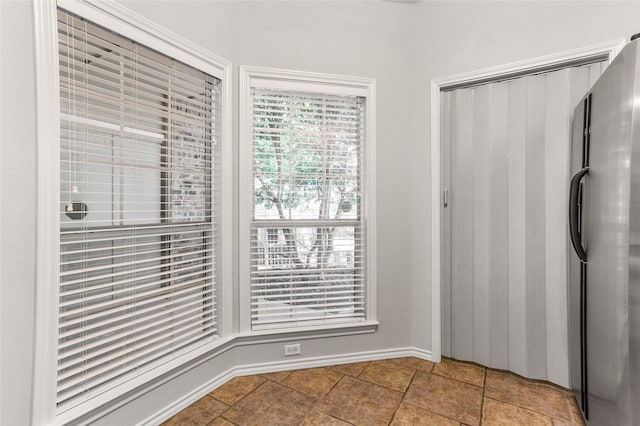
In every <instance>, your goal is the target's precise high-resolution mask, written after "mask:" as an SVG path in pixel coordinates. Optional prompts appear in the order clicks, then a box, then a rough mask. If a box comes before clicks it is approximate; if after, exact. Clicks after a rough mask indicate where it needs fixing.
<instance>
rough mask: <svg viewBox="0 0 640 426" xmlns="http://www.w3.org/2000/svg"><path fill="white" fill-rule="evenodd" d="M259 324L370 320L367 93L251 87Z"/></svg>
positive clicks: (255, 314)
mask: <svg viewBox="0 0 640 426" xmlns="http://www.w3.org/2000/svg"><path fill="white" fill-rule="evenodd" d="M252 105H253V107H252V108H253V109H252V111H253V135H254V136H253V178H254V181H253V183H254V198H253V199H254V212H253V222H252V234H251V323H252V327H253V329H261V328H273V327H291V326H296V325H305V326H308V325H321V324H330V323H343V322H351V321H361V320H364V319H365V306H364V300H365V276H364V256H365V253H364V250H363V247H364V233H363V226H362V223H361V222H360V205H361V201H362V200H361V199H362V196H361V193H362V182H363V147H364V98H361V97H356V96H336V95H328V94H316V93H301V92H294V91H277V90H265V89H257V88H254V89H253V91H252Z"/></svg>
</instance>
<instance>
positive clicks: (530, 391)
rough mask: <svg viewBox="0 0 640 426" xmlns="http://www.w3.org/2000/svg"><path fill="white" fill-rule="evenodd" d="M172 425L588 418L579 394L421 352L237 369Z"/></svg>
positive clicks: (554, 424)
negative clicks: (241, 372) (255, 371)
mask: <svg viewBox="0 0 640 426" xmlns="http://www.w3.org/2000/svg"><path fill="white" fill-rule="evenodd" d="M164 424H165V425H211V426H224V425H240V426H245V425H304V426H310V425H336V426H337V425H366V426H369V425H394V426H395V425H411V426H413V425H434V426H441V425H442V426H445V425H446V426H449V425H451V426H454V425H469V426H475V425H484V426H491V425H527V426H529V425H531V426H534V425H548V426H566V425H583V424H584V423H583V422H582V418H581V417H580V412H579V409H578V406H577V405H576V402H575V399H574V398H573V395H572V394H571V393H570V392H569V391H567V390H566V389H563V388H561V387H558V386H555V385H552V384H549V383H546V382H540V381H533V380H527V379H524V378H522V377H520V376H517V375H515V374H511V373H507V372H504V371H499V370H492V369H488V368H485V367H482V366H480V365H477V364H471V363H466V362H459V361H454V360H452V359H447V358H445V359H443V361H442V362H441V363H439V364H434V363H432V362H429V361H424V360H421V359H418V358H397V359H392V360H382V361H371V362H360V363H355V364H345V365H336V366H331V367H323V368H311V369H306V370H295V371H285V372H280V373H270V374H262V375H255V376H245V377H236V378H235V379H232V380H230V381H229V382H227V383H225V384H224V385H222V386H220V387H219V388H217V389H215V390H214V391H213V392H211V393H209V394H208V395H207V396H205V397H204V398H202V399H200V400H199V401H197V402H196V403H194V404H193V405H191V406H189V407H187V408H186V409H185V410H183V411H181V412H180V413H178V414H177V415H175V416H174V417H172V418H171V419H169V420H168V421H167V422H165V423H164Z"/></svg>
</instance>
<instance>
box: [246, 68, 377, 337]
mask: <svg viewBox="0 0 640 426" xmlns="http://www.w3.org/2000/svg"><path fill="white" fill-rule="evenodd" d="M239 85H240V99H239V107H240V116H239V127H240V129H239V137H240V145H239V154H240V160H239V172H240V176H239V221H240V225H239V227H240V229H239V239H240V241H239V243H238V245H239V256H240V258H239V259H238V265H239V268H240V270H239V273H238V276H239V283H240V284H239V298H240V303H239V312H240V322H239V328H240V330H239V332H240V334H241V335H265V334H269V335H270V334H283V333H284V334H286V333H292V332H296V333H299V332H304V331H313V330H340V329H348V328H362V327H363V326H365V330H369V329H368V328H367V327H366V326H376V325H377V324H378V322H377V320H376V318H377V316H376V260H377V257H376V208H375V207H376V198H375V196H376V172H375V166H376V152H375V151H376V150H375V146H376V133H375V123H376V110H375V106H376V102H375V79H372V78H363V77H349V76H339V75H331V74H320V73H312V72H303V71H292V70H282V69H273V68H262V67H250V66H240V80H239ZM252 87H260V88H269V89H283V90H299V91H304V92H316V93H326V94H335V95H352V96H362V97H364V98H365V111H366V112H365V115H366V118H365V126H366V127H365V135H366V137H365V142H364V143H365V158H364V167H365V172H364V203H363V206H362V207H363V208H362V222H363V226H364V229H365V233H366V236H367V237H366V246H365V257H366V261H365V263H366V272H365V273H366V284H365V290H366V298H365V315H366V320H365V321H360V322H353V323H344V324H330V325H317V326H301V327H289V328H277V329H267V330H260V331H252V330H251V288H250V285H249V283H250V269H251V268H250V228H251V226H250V224H251V216H252V211H253V164H252V161H253V160H252V158H253V155H252V153H253V134H252V132H251V126H252V122H253V117H252V109H251V88H252ZM364 332H367V331H364Z"/></svg>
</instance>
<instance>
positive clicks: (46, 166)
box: [31, 0, 233, 425]
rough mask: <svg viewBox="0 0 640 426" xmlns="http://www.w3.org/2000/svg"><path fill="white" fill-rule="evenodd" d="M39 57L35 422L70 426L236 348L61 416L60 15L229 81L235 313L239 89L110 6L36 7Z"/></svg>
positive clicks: (226, 140) (226, 320)
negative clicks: (235, 95) (235, 110)
mask: <svg viewBox="0 0 640 426" xmlns="http://www.w3.org/2000/svg"><path fill="white" fill-rule="evenodd" d="M33 4H34V24H35V25H34V26H35V42H36V45H35V57H36V100H37V123H36V125H37V148H36V149H37V206H38V209H37V219H36V220H37V231H36V238H37V248H36V250H37V264H36V318H35V321H36V332H35V359H34V365H35V366H34V383H33V403H32V413H31V416H32V418H31V423H32V424H34V425H41V424H49V425H57V424H66V423H68V422H72V421H76V420H77V419H80V418H81V417H83V416H88V415H92V413H104V412H108V411H109V409H110V408H111V409H113V407H110V406H111V405H113V401H114V400H115V399H118V398H121V397H122V396H123V395H125V394H127V395H128V394H133V393H136V392H137V393H140V392H142V391H144V390H145V389H146V388H145V387H148V386H149V383H150V381H161V380H162V379H163V378H166V377H171V376H172V374H176V371H183V370H184V369H185V368H191V367H193V365H197V363H198V362H199V361H200V362H201V359H202V358H203V357H206V356H207V355H208V354H211V353H213V352H214V351H215V349H216V348H220V347H224V346H225V345H227V344H228V343H229V340H230V339H228V338H224V337H227V336H226V334H225V330H223V331H222V333H221V334H222V337H223V338H220V339H216V340H214V341H212V342H210V343H208V344H206V345H204V346H202V347H200V348H198V349H196V350H193V351H191V352H189V354H188V355H187V356H185V357H184V358H181V359H174V360H172V361H169V362H167V363H166V364H164V365H162V366H160V367H158V368H155V369H153V370H151V371H148V372H146V373H144V374H143V375H141V376H139V377H137V378H134V379H131V380H130V381H128V382H126V383H125V384H123V385H121V386H119V387H118V388H117V390H110V391H107V392H105V393H103V394H100V395H97V396H95V397H94V398H92V399H90V400H88V401H86V402H83V403H82V404H80V405H78V406H76V407H73V408H69V409H68V410H66V411H63V412H59V413H57V410H56V380H57V356H56V350H57V333H58V311H57V304H55V303H53V301H56V300H58V281H57V279H58V277H59V265H58V259H59V234H58V232H57V231H58V229H59V222H58V215H57V214H52V213H54V212H56V211H58V208H59V195H58V194H59V179H60V171H59V163H58V161H57V159H58V158H60V155H59V152H60V93H59V82H58V79H59V77H58V75H59V69H58V34H57V8H58V7H60V8H61V9H64V10H67V11H69V12H71V13H74V14H76V15H79V16H81V17H82V18H84V19H87V20H90V21H92V22H95V23H97V24H99V25H102V26H104V27H106V28H109V29H111V30H113V31H115V32H117V33H119V34H121V35H123V36H125V37H127V38H129V39H132V40H134V41H136V42H137V43H139V44H142V45H145V46H147V47H149V48H151V49H154V50H156V51H158V52H160V53H162V54H165V55H167V56H169V57H172V58H174V59H177V60H179V61H180V62H183V63H185V64H187V65H190V66H192V67H194V68H197V69H199V70H201V71H203V72H205V73H207V74H210V75H212V76H214V77H216V78H219V79H220V80H222V100H221V102H222V111H223V119H222V141H221V142H222V147H221V155H222V162H223V164H224V167H223V170H222V183H221V185H222V191H221V197H222V200H221V204H222V206H223V207H222V211H221V222H222V226H221V228H222V231H221V245H222V250H221V251H220V252H221V253H224V255H223V256H222V259H220V261H221V266H220V269H221V273H219V274H217V275H218V276H219V279H220V281H219V285H220V286H221V293H222V300H221V303H224V304H225V305H226V306H232V300H233V299H232V295H233V290H232V265H233V263H232V261H233V259H232V257H231V253H232V249H231V248H232V240H231V239H232V225H233V223H232V219H233V217H232V203H233V197H232V179H233V173H232V170H231V167H230V165H231V163H232V158H233V157H232V146H231V143H232V111H231V104H232V102H231V100H232V96H231V95H232V90H231V88H232V84H231V63H230V62H229V61H227V60H225V59H223V58H221V57H219V56H217V55H215V54H213V53H211V52H209V51H207V50H205V49H203V48H202V47H200V46H198V45H196V44H194V43H193V42H191V41H189V40H186V39H183V38H182V37H180V36H178V35H176V34H173V33H171V32H170V31H168V30H166V29H164V28H162V27H160V26H158V25H157V24H155V23H153V22H151V21H149V20H148V19H146V18H144V17H142V16H140V15H138V14H135V13H133V12H131V11H130V10H129V9H127V8H125V7H123V6H122V5H120V4H118V3H116V2H114V1H111V0H58V2H55V1H49V0H35V1H34V3H33ZM232 314H233V312H232V311H231V309H227V310H225V311H224V312H223V314H222V324H223V327H224V326H227V327H230V326H231V325H232V322H233V317H232Z"/></svg>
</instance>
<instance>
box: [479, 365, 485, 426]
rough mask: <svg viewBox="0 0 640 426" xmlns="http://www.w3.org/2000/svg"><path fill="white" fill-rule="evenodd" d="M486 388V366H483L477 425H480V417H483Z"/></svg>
mask: <svg viewBox="0 0 640 426" xmlns="http://www.w3.org/2000/svg"><path fill="white" fill-rule="evenodd" d="M486 389H487V367H484V377H483V379H482V399H481V400H480V418H479V419H478V425H479V426H482V419H483V418H484V398H485V396H484V394H485V391H486Z"/></svg>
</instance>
